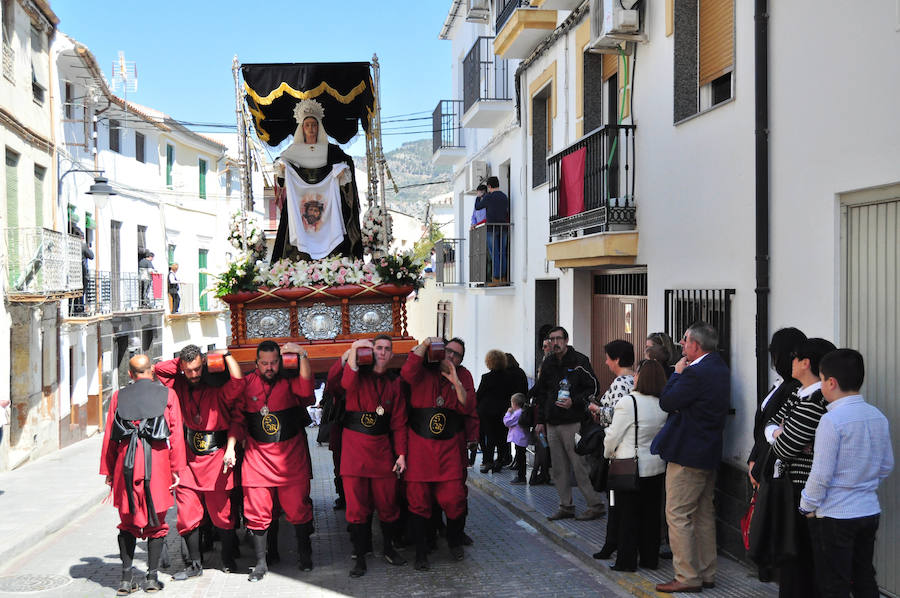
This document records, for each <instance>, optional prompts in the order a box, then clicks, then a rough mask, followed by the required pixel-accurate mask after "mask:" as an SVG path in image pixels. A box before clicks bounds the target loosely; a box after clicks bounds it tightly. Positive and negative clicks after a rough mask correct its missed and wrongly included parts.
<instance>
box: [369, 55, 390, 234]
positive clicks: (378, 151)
mask: <svg viewBox="0 0 900 598" xmlns="http://www.w3.org/2000/svg"><path fill="white" fill-rule="evenodd" d="M372 68H373V70H374V71H375V155H376V161H377V163H378V194H379V197H380V198H381V209H382V212H383V213H384V214H387V200H386V199H385V192H384V180H385V174H384V166H385V162H386V160H385V159H384V150H383V148H382V145H381V65H379V64H378V54H372ZM382 227H383V229H384V237H382V238H384V239H387V218H384V219H383V223H382ZM387 250H388V248H387V247H385V248H384V251H385V252H387Z"/></svg>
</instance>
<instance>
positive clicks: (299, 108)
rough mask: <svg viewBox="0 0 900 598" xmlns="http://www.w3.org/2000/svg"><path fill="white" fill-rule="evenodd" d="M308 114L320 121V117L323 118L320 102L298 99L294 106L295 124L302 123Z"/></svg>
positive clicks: (323, 113) (323, 111)
mask: <svg viewBox="0 0 900 598" xmlns="http://www.w3.org/2000/svg"><path fill="white" fill-rule="evenodd" d="M309 116H312V117H313V118H315V119H316V120H318V121H319V122H320V123H321V122H322V119H323V118H325V109H324V108H323V107H322V104H320V103H319V102H317V101H315V100H300V101H299V102H297V105H296V106H294V120H295V121H297V124H298V125H299V124H302V123H303V119H305V118H307V117H309Z"/></svg>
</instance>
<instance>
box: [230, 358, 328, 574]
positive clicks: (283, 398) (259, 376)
mask: <svg viewBox="0 0 900 598" xmlns="http://www.w3.org/2000/svg"><path fill="white" fill-rule="evenodd" d="M284 351H285V352H286V353H296V354H297V355H298V357H299V362H300V375H299V376H295V377H293V378H289V377H286V376H285V374H284V370H283V368H282V363H281V349H279V347H278V344H277V343H275V342H273V341H263V342H261V343H260V344H259V346H258V347H257V348H256V370H255V371H253V372H251V373H249V374H247V376H246V377H245V378H244V382H245V386H244V392H243V394H242V395H241V399H240V409H241V410H242V411H243V412H244V417H245V428H244V429H243V430H241V432H240V434H239V435H237V437H236V440H243V439H244V437H246V445H245V447H244V462H243V465H242V466H241V484H242V485H243V489H244V518H245V519H246V520H247V529H249V530H250V532H251V533H252V534H253V547H254V551H255V553H256V566H254V567H253V570H252V571H251V572H250V577H249V578H248V579H249V580H250V581H259V580H261V579H262V578H263V577H264V576H265V574H266V572H267V571H268V567H267V566H266V534H267V531H268V529H269V526H270V525H271V524H272V511H273V508H274V506H275V501H276V499H277V501H278V504H279V505H280V506H281V509H282V510H283V511H284V514H285V516H286V517H287V520H288V522H289V523H291V524H293V526H294V530H295V532H296V535H297V552H298V553H299V555H300V563H299V566H300V569H301V570H303V571H311V570H312V567H313V563H312V543H311V542H310V538H309V537H310V534H312V531H313V524H312V500H310V498H309V481H310V479H311V478H312V468H311V464H310V456H309V446H308V445H307V444H306V424H307V423H308V421H309V420H308V418H309V414H308V413H307V411H306V407H307V406H308V405H312V404H313V401H314V396H313V382H312V380H313V378H312V369H311V368H310V364H309V359H308V357H307V353H306V351H304V350H303V348H302V347H301V346H300V345H297V344H296V343H286V344H285V345H284Z"/></svg>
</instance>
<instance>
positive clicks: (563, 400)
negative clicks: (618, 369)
mask: <svg viewBox="0 0 900 598" xmlns="http://www.w3.org/2000/svg"><path fill="white" fill-rule="evenodd" d="M547 338H548V339H549V340H550V354H549V355H548V356H547V357H546V358H545V359H544V363H543V364H542V365H541V373H540V376H539V377H538V380H537V383H536V384H535V385H534V387H533V388H532V389H531V395H532V396H533V397H534V398H535V400H536V401H538V404H539V405H540V408H539V409H538V413H537V425H535V427H534V431H535V433H537V434H538V435H540V434H543V433H545V432H546V435H547V443H548V444H549V446H550V460H551V462H552V463H553V467H552V468H551V469H550V474H551V477H552V478H553V485H554V486H556V493H557V494H558V495H559V510H558V511H557V512H556V513H554V514H553V515H550V516H549V517H547V519H549V520H550V521H555V520H557V519H568V518H572V517H575V519H578V520H579V521H589V520H591V519H597V518H598V517H601V516H603V514H605V513H606V505H605V504H604V502H603V495H602V494H600V493H599V492H597V491H596V490H594V487H593V486H592V485H591V480H590V477H589V474H588V466H587V461H586V459H585V457H583V456H582V455H579V454H577V453H576V452H575V434H576V433H577V432H578V431H579V430H580V429H581V422H582V421H584V420H585V419H587V417H588V411H587V408H588V404H590V398H591V397H592V396H596V394H597V391H598V390H599V389H598V387H597V376H596V375H595V374H594V370H593V368H591V361H590V359H588V357H587V355H584V354H583V353H579V352H578V351H576V350H575V349H573V348H572V347H570V346H569V333H568V332H566V329H565V328H563V327H562V326H557V327H556V328H553V329H551V330H550V332H549V333H548V337H547ZM569 465H571V466H572V469H573V470H574V471H575V481H576V482H578V488H579V489H581V493H582V494H584V498H585V500H586V501H587V504H588V508H587V509H586V510H585V511H584V512H583V513H581V514H580V515H578V516H577V517H576V516H575V503H574V502H572V486H571V485H570V484H569Z"/></svg>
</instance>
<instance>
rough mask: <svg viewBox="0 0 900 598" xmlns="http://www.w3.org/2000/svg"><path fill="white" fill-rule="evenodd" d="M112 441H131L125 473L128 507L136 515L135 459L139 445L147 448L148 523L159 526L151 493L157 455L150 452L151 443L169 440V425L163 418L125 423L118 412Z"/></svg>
mask: <svg viewBox="0 0 900 598" xmlns="http://www.w3.org/2000/svg"><path fill="white" fill-rule="evenodd" d="M111 438H112V440H114V441H117V442H124V441H125V440H126V439H127V440H128V448H127V449H126V450H125V461H124V462H123V463H122V474H123V476H124V477H125V494H126V495H127V496H128V508H129V510H130V511H131V512H132V513H134V459H135V457H136V456H137V455H136V453H137V443H138V441H140V442H141V447H142V448H143V449H144V480H143V482H144V496H145V498H146V499H147V520H148V522H149V523H150V525H153V526H156V525H159V519H158V518H157V517H156V508H155V507H154V506H153V492H151V491H150V477H151V476H150V473H151V472H152V470H153V455H152V453H151V452H150V451H151V448H150V441H152V440H166V439H168V438H169V425H168V424H167V423H166V418H165V416H163V415H158V416H156V417H150V418H147V419H141V420H125V419H123V418H122V417H121V416H120V415H119V414H118V413H116V417H115V418H113V429H112V432H111Z"/></svg>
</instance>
